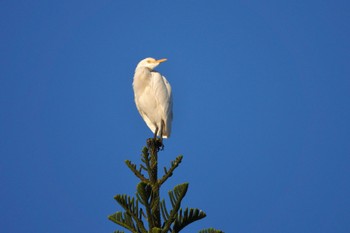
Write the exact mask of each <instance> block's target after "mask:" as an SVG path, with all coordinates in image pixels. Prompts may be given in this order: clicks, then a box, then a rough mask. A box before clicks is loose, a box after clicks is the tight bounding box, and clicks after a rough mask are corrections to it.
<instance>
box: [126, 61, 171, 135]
mask: <svg viewBox="0 0 350 233" xmlns="http://www.w3.org/2000/svg"><path fill="white" fill-rule="evenodd" d="M166 60H167V59H166V58H163V59H159V60H156V59H154V58H151V57H148V58H145V59H143V60H141V61H140V62H139V63H138V64H137V66H136V69H135V74H134V80H133V84H132V86H133V90H134V97H135V104H136V108H137V110H138V111H139V113H140V115H141V117H142V118H143V120H144V121H145V122H146V124H147V126H148V127H149V128H150V130H151V131H152V132H153V133H154V138H157V137H160V138H161V139H163V138H169V137H170V134H171V124H172V120H173V98H172V92H171V86H170V83H169V82H168V80H167V79H166V78H165V77H164V76H163V75H162V74H160V73H159V72H157V71H156V70H154V68H156V67H157V66H158V65H159V64H160V63H162V62H165V61H166Z"/></svg>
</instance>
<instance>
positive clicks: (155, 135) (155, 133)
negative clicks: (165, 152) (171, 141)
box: [154, 126, 158, 140]
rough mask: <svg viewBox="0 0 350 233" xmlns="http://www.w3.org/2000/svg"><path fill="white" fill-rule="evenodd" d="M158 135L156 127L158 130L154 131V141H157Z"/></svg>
mask: <svg viewBox="0 0 350 233" xmlns="http://www.w3.org/2000/svg"><path fill="white" fill-rule="evenodd" d="M157 134H158V126H156V130H155V131H154V140H156V139H157Z"/></svg>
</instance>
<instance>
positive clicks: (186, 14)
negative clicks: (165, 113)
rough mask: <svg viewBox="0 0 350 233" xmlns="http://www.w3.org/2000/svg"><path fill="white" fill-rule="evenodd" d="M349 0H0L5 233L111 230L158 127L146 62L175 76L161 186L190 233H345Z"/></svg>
mask: <svg viewBox="0 0 350 233" xmlns="http://www.w3.org/2000/svg"><path fill="white" fill-rule="evenodd" d="M349 11H350V3H349V1H340V0H336V1H328V0H326V1H311V0H306V1H305V0H303V1H301V0H296V1H185V0H181V1H157V0H156V1H112V0H109V1H89V0H85V1H78V0H77V1H74V0H73V1H64V0H63V1H62V0H61V1H1V2H0V104H1V108H0V183H1V189H0V216H1V218H0V228H1V232H28V233H31V232H33V233H34V232H36V233H37V232H50V233H56V232H57V233H62V232H91V233H93V232H113V231H114V230H115V229H121V228H119V227H118V226H117V225H115V224H113V223H112V222H110V221H109V220H107V216H108V215H109V214H112V213H114V212H115V211H117V210H120V207H119V206H118V205H117V203H116V202H115V201H114V199H113V196H114V195H115V194H118V193H126V194H129V195H133V194H134V193H135V188H136V184H137V179H136V178H135V177H134V176H133V174H132V173H131V172H130V171H129V170H128V169H127V168H126V166H125V164H124V160H126V159H129V160H132V161H134V162H138V160H139V158H140V156H139V155H140V153H141V149H142V147H143V146H144V144H145V140H146V138H147V137H151V136H152V134H151V131H150V130H149V129H148V128H147V126H146V125H145V123H144V122H143V120H142V119H141V117H140V116H139V114H138V112H137V110H136V107H135V104H134V100H133V92H132V86H131V84H132V77H133V72H134V69H135V67H136V64H137V63H138V62H139V61H140V60H141V59H143V58H145V57H155V58H168V61H167V62H165V63H163V64H161V65H160V66H159V67H158V70H159V71H160V72H162V73H163V74H164V75H165V76H166V77H167V79H168V80H169V82H170V83H171V85H172V88H173V94H174V122H173V133H172V136H171V138H170V139H168V140H166V141H165V151H164V152H162V153H161V154H160V165H161V166H163V165H167V164H169V162H170V161H171V160H173V159H174V158H175V157H176V156H177V155H179V154H183V155H184V159H183V163H182V164H181V166H180V167H179V168H178V169H177V170H176V173H175V174H174V176H173V177H172V178H171V179H170V180H169V181H168V183H167V184H166V185H165V187H164V190H163V197H166V192H167V191H168V190H169V189H171V188H172V187H173V186H175V185H176V184H179V183H182V182H189V183H190V187H189V191H188V194H187V196H186V198H185V200H184V203H183V204H184V206H189V207H197V208H201V209H203V210H204V211H205V212H206V213H207V217H206V218H205V219H203V220H201V221H198V222H196V223H194V224H192V225H191V227H188V228H187V229H186V230H184V232H198V230H200V229H203V228H206V227H215V228H219V229H222V230H224V231H225V232H240V233H245V232H247V233H248V232H249V233H258V232H276V233H282V232H283V233H289V232H290V233H294V232H298V233H303V232H305V233H306V232H308V233H309V232H318V233H322V232H338V233H342V232H344V233H345V232H350V222H349V219H350V198H349V197H350V185H349V179H350V143H349V134H350V123H349V119H350V64H349V61H350V43H349V37H350V26H349V25H350V15H349Z"/></svg>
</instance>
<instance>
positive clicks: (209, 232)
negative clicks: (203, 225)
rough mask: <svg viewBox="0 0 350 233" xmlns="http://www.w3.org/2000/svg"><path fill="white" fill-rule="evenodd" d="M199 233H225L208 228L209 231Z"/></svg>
mask: <svg viewBox="0 0 350 233" xmlns="http://www.w3.org/2000/svg"><path fill="white" fill-rule="evenodd" d="M199 233H224V232H223V231H220V230H215V229H214V228H208V229H204V230H201V231H199Z"/></svg>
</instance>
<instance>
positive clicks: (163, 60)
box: [156, 58, 168, 63]
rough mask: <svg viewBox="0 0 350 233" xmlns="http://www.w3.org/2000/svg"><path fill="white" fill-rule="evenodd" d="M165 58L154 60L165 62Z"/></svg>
mask: <svg viewBox="0 0 350 233" xmlns="http://www.w3.org/2000/svg"><path fill="white" fill-rule="evenodd" d="M166 60H168V59H166V58H163V59H159V60H156V62H158V63H162V62H165V61H166Z"/></svg>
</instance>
